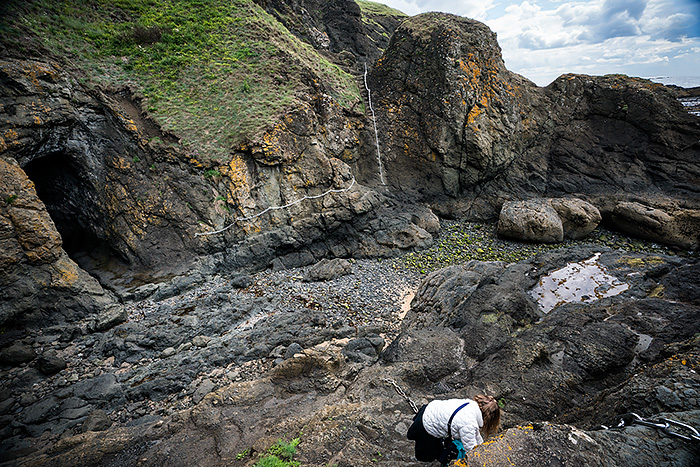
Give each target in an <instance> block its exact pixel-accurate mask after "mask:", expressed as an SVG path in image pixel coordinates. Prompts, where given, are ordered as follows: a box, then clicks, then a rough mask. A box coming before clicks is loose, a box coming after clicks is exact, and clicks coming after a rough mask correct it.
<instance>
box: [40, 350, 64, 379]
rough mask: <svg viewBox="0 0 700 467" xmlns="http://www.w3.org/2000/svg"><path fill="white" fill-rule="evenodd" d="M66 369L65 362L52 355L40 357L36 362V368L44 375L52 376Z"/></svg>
mask: <svg viewBox="0 0 700 467" xmlns="http://www.w3.org/2000/svg"><path fill="white" fill-rule="evenodd" d="M66 367H67V364H66V361H65V360H63V359H61V358H58V357H56V356H54V355H42V356H41V357H39V358H38V359H37V361H36V368H37V369H38V370H39V371H41V372H42V373H44V374H45V375H54V374H56V373H58V372H59V371H61V370H65V369H66Z"/></svg>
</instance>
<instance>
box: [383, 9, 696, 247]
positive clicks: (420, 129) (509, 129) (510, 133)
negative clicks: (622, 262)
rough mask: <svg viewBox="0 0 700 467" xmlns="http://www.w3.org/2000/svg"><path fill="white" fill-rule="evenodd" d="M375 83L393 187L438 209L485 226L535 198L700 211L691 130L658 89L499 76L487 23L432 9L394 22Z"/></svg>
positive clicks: (615, 81) (594, 80)
mask: <svg viewBox="0 0 700 467" xmlns="http://www.w3.org/2000/svg"><path fill="white" fill-rule="evenodd" d="M371 82H372V86H373V88H375V93H374V96H375V99H376V107H377V115H378V124H379V127H380V128H381V131H380V134H381V135H382V141H381V146H382V147H383V148H384V149H383V153H384V154H383V156H384V159H385V164H386V168H387V170H386V171H387V178H388V180H389V181H390V184H392V185H393V186H395V187H397V188H401V189H405V190H414V191H415V190H418V191H420V192H421V193H422V194H423V196H425V197H427V198H430V199H437V198H440V196H441V195H443V194H445V195H448V197H450V198H452V199H453V200H454V201H453V202H448V203H443V205H442V207H441V208H440V209H445V210H446V211H449V209H447V208H446V206H447V205H453V206H455V212H456V213H458V214H460V215H468V216H472V217H477V218H478V217H480V218H486V219H493V218H494V217H495V216H496V215H497V213H498V211H499V210H500V207H501V205H502V203H503V200H505V199H522V198H529V197H533V196H538V195H547V196H550V195H552V196H562V195H567V196H571V195H575V196H581V197H583V198H587V199H588V200H590V201H591V202H593V204H595V205H596V206H597V207H598V208H599V209H600V210H601V211H602V213H603V215H604V217H606V218H610V217H611V216H612V212H613V211H614V208H615V206H616V205H617V204H618V203H619V202H621V201H628V200H636V201H640V202H642V204H646V205H648V206H651V207H654V206H660V207H661V208H662V210H664V211H668V210H669V209H670V210H674V207H669V205H674V204H675V210H678V209H681V208H689V209H691V210H696V209H697V206H698V200H699V193H698V190H697V186H698V185H697V171H696V170H695V168H694V167H695V164H694V163H692V162H691V161H692V160H696V159H697V157H698V153H699V151H700V147H698V142H697V141H698V136H699V135H700V127H699V123H698V121H697V118H695V117H694V116H692V115H689V114H688V112H686V111H684V109H683V108H682V106H681V105H680V103H679V102H678V101H677V99H676V96H675V94H674V93H673V92H672V91H671V90H670V89H668V88H666V87H664V86H661V85H658V84H655V83H651V82H649V81H644V80H639V79H632V78H628V77H623V76H606V77H590V76H577V75H565V76H562V77H560V78H559V79H558V80H556V81H555V82H553V83H552V84H551V85H550V86H548V87H547V88H537V87H536V86H535V85H534V84H533V83H531V82H529V81H527V80H526V79H524V78H522V77H520V76H518V75H515V74H513V73H511V72H509V71H508V70H506V68H505V66H504V64H503V60H502V58H501V55H500V49H499V47H498V44H497V42H496V38H495V35H494V34H493V33H492V32H491V31H490V30H489V29H488V28H487V27H486V26H484V25H483V24H481V23H478V22H475V21H472V20H468V19H464V18H458V17H453V16H446V15H437V14H427V15H419V16H417V17H413V18H410V19H408V20H406V21H405V22H403V23H402V24H401V26H400V27H399V28H398V30H397V32H396V34H395V35H394V36H393V38H392V42H391V44H390V46H389V47H388V49H387V50H386V52H385V54H384V55H383V56H382V58H381V59H380V60H378V62H377V64H376V67H375V68H374V69H373V71H372V76H371ZM672 167H678V170H676V169H675V168H672ZM415 173H422V174H425V177H426V178H416V177H415V176H414V174H415ZM426 181H427V183H426ZM671 200H676V201H675V203H674V201H671ZM439 204H441V203H439V202H438V203H436V205H439ZM686 215H687V216H689V217H693V216H695V215H696V212H695V211H693V213H687V214H686ZM693 222H695V221H692V222H691V223H693ZM694 231H695V233H694V234H693V235H695V237H694V238H693V239H692V240H691V243H693V244H697V232H698V230H697V225H696V226H695V227H694Z"/></svg>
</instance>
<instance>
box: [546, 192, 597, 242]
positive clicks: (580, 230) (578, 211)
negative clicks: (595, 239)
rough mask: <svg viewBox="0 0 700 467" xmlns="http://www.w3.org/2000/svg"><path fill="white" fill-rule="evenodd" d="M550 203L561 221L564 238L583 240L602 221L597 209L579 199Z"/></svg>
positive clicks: (561, 199)
mask: <svg viewBox="0 0 700 467" xmlns="http://www.w3.org/2000/svg"><path fill="white" fill-rule="evenodd" d="M550 203H551V205H552V207H553V208H554V210H555V211H557V214H558V215H559V218H560V219H561V225H562V228H563V230H564V238H571V239H573V240H579V239H581V238H585V237H586V236H588V234H590V233H591V232H592V231H593V230H595V228H596V227H598V224H600V221H601V219H602V217H601V215H600V211H599V210H598V208H596V207H595V206H593V205H592V204H591V203H588V202H586V201H584V200H582V199H579V198H555V199H552V200H551V201H550Z"/></svg>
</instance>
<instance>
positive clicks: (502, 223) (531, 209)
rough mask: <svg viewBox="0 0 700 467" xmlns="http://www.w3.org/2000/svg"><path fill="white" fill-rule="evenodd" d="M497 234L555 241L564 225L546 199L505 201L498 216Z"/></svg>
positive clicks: (520, 238) (562, 236) (559, 237)
mask: <svg viewBox="0 0 700 467" xmlns="http://www.w3.org/2000/svg"><path fill="white" fill-rule="evenodd" d="M498 234H499V235H502V236H504V237H511V238H517V239H519V240H527V241H531V242H541V243H557V242H561V241H562V240H563V239H564V227H563V225H562V222H561V218H560V217H559V215H558V214H557V211H556V210H555V209H554V208H553V207H552V205H551V203H550V202H549V201H548V200H544V199H539V200H528V201H514V202H506V203H505V204H504V205H503V208H502V209H501V214H500V216H499V217H498Z"/></svg>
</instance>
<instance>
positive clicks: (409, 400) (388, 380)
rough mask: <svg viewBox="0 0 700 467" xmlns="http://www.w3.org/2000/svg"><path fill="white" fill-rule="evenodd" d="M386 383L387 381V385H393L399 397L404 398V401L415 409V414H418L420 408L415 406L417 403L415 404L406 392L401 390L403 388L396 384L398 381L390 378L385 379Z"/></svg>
mask: <svg viewBox="0 0 700 467" xmlns="http://www.w3.org/2000/svg"><path fill="white" fill-rule="evenodd" d="M384 381H385V382H386V383H389V384H391V385H392V386H394V389H395V390H396V392H397V394H398V395H399V396H401V397H403V398H404V399H406V401H407V402H408V403H409V405H410V406H411V408H412V409H413V413H418V406H417V405H416V404H415V402H413V401H412V400H411V398H410V397H408V396H407V395H406V393H405V392H404V390H403V389H401V387H400V386H399V385H398V384H396V381H394V380H393V379H390V378H384Z"/></svg>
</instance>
